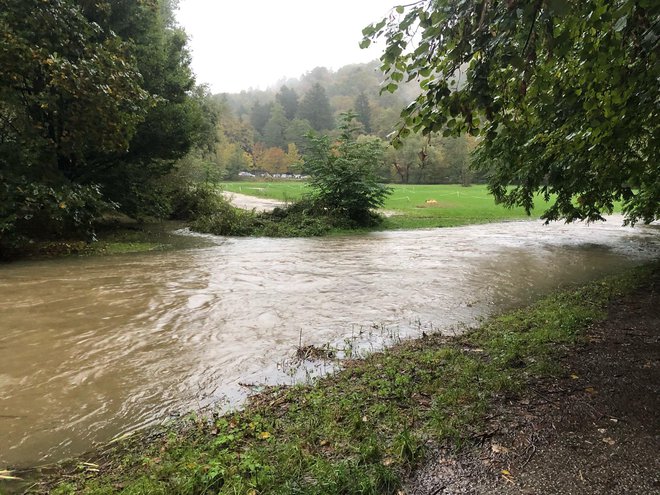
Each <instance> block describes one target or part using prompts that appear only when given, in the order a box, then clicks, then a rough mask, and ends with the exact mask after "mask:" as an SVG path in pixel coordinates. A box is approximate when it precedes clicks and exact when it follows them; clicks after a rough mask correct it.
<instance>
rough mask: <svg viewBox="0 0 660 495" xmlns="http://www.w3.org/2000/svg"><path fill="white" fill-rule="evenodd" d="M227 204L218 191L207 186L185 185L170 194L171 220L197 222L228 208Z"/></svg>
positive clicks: (174, 189)
mask: <svg viewBox="0 0 660 495" xmlns="http://www.w3.org/2000/svg"><path fill="white" fill-rule="evenodd" d="M226 206H227V202H226V201H225V200H224V198H223V197H222V196H221V195H220V194H219V193H218V190H217V189H216V188H215V187H213V186H209V185H207V184H190V183H184V184H182V185H181V186H178V187H175V188H173V189H172V191H171V193H170V218H172V219H174V220H195V219H198V218H200V217H205V216H210V215H213V214H214V213H216V212H218V211H220V210H222V209H223V208H226Z"/></svg>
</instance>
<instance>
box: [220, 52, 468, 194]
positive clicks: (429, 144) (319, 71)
mask: <svg viewBox="0 0 660 495" xmlns="http://www.w3.org/2000/svg"><path fill="white" fill-rule="evenodd" d="M383 80H384V75H383V73H382V72H381V70H380V62H378V61H373V62H371V63H368V64H353V65H347V66H344V67H342V68H340V69H339V70H337V71H331V70H329V69H327V68H324V67H316V68H315V69H313V70H311V71H310V72H308V73H306V74H304V75H302V76H301V77H300V78H292V79H287V80H282V81H279V82H278V83H277V84H275V85H274V87H273V88H270V89H268V90H265V91H264V90H253V89H251V90H246V91H242V92H241V93H238V94H221V95H215V96H214V99H215V102H216V103H217V104H218V105H219V107H220V109H221V110H220V118H219V120H220V123H219V133H218V146H217V149H216V154H215V156H214V157H213V161H214V162H215V164H216V166H217V168H214V170H215V173H213V174H210V175H212V176H217V175H218V174H219V175H220V176H221V177H227V178H233V177H236V176H237V175H238V173H239V172H241V171H244V172H245V171H247V172H250V173H253V174H270V175H275V174H295V173H296V172H299V171H300V170H302V169H301V167H300V166H301V164H302V162H303V161H304V155H305V150H306V146H307V143H308V139H307V138H306V136H307V135H308V133H310V132H313V133H329V132H331V130H332V129H333V128H334V127H335V124H336V122H337V118H338V117H339V115H340V114H341V113H343V112H347V111H349V110H352V111H354V112H355V113H356V114H357V115H358V120H359V121H360V123H361V125H362V131H361V132H362V134H363V135H364V136H370V138H371V139H378V140H379V141H380V143H381V145H382V146H383V148H384V150H385V160H384V161H383V163H382V164H381V167H380V175H381V178H382V179H383V180H385V181H393V182H404V183H406V182H418V183H449V182H451V183H464V184H469V183H470V181H471V180H473V179H474V177H473V175H472V173H471V172H470V171H469V169H468V165H469V154H470V151H471V150H472V148H473V147H474V145H475V140H474V139H473V138H471V137H460V138H442V137H441V136H439V135H433V136H430V137H428V136H427V137H422V136H421V135H419V136H411V137H410V139H409V140H408V141H407V142H406V143H405V145H404V146H403V147H402V148H400V149H398V150H395V149H394V148H392V147H391V146H389V136H390V135H391V133H392V132H393V131H394V130H395V129H396V124H397V123H398V121H399V116H400V112H401V109H402V108H403V107H405V106H406V104H407V103H408V102H410V101H412V100H413V99H414V98H416V96H417V94H418V88H416V87H415V85H414V84H409V85H408V84H402V85H400V88H399V90H398V91H397V92H396V93H392V92H390V91H388V90H387V89H388V88H384V89H383ZM363 139H366V138H363Z"/></svg>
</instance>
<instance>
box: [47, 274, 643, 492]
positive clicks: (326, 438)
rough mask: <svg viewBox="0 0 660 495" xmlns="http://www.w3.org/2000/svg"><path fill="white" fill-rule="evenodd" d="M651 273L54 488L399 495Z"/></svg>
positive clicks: (510, 318) (547, 303)
mask: <svg viewBox="0 0 660 495" xmlns="http://www.w3.org/2000/svg"><path fill="white" fill-rule="evenodd" d="M641 274H642V272H641V271H638V272H633V273H630V274H629V275H627V276H626V277H619V278H611V279H607V280H605V281H601V282H597V283H594V284H590V285H588V286H586V287H583V288H580V289H577V290H571V291H568V292H562V293H558V294H555V295H552V296H550V297H547V298H545V299H543V300H541V301H540V302H538V303H537V304H534V305H533V306H531V307H529V308H526V309H521V310H519V311H514V312H511V313H508V314H506V315H502V316H500V317H498V318H494V319H492V320H491V321H490V322H488V323H487V324H485V325H483V326H482V327H481V328H479V329H477V330H474V331H472V332H469V333H467V334H465V335H463V336H460V337H455V338H447V337H442V336H440V335H430V336H426V337H423V338H421V339H417V340H413V341H408V342H404V343H403V344H400V345H398V346H397V347H395V348H392V349H389V350H387V351H385V352H383V353H378V354H373V355H371V356H369V357H367V358H365V359H364V360H357V361H347V362H346V363H345V367H344V369H343V370H342V371H340V372H338V373H337V374H335V375H332V376H329V377H326V378H323V379H321V380H319V381H318V382H317V383H316V384H314V385H300V386H295V387H292V388H285V387H276V388H272V389H270V390H268V391H267V392H265V393H263V394H261V395H259V396H256V397H255V398H253V400H252V401H251V402H250V403H249V404H248V406H247V407H246V408H245V409H244V410H242V411H238V412H234V413H232V414H229V415H225V416H222V417H213V418H206V419H204V418H201V417H194V418H191V419H189V420H187V421H186V422H184V423H183V424H181V425H179V428H178V429H175V430H172V431H170V432H168V433H161V434H159V435H153V434H152V437H151V438H152V440H151V441H150V443H149V444H148V445H146V446H144V445H143V441H142V440H140V439H139V438H138V439H137V440H134V441H132V442H131V441H128V442H125V443H123V444H122V445H115V446H114V447H112V449H113V450H111V451H110V452H107V453H106V454H104V456H103V457H102V459H105V460H103V461H99V465H100V466H99V467H100V472H99V473H94V474H91V473H85V472H84V471H81V472H79V473H78V474H77V475H75V476H73V477H72V478H68V479H67V481H66V482H65V483H63V484H61V485H60V486H59V487H58V488H56V489H55V490H54V491H53V493H58V494H68V493H91V494H105V493H116V492H121V493H126V494H146V493H149V494H157V493H182V494H187V493H188V494H198V493H219V494H234V493H252V494H257V493H258V494H279V493H293V494H295V493H300V494H303V493H304V494H319V495H320V494H331V493H337V494H339V493H341V494H358V493H359V494H393V493H397V491H398V490H399V489H400V487H401V483H402V479H403V478H404V477H405V476H406V474H407V473H408V472H410V470H411V469H413V468H414V467H415V465H416V464H417V463H418V462H419V461H420V459H422V458H423V456H424V453H425V447H426V445H427V444H428V443H429V442H431V443H434V444H439V443H443V442H450V443H453V442H465V441H470V439H471V438H474V436H475V435H477V434H478V433H479V431H480V428H481V425H482V423H483V421H484V418H485V417H486V415H487V413H488V411H489V408H490V407H491V406H492V405H493V404H494V402H495V401H496V400H499V399H502V398H507V397H515V396H516V395H517V394H519V393H520V392H521V391H522V390H523V389H524V388H525V385H526V383H528V381H529V380H530V379H533V378H537V377H547V376H550V375H552V374H556V373H561V372H562V371H561V369H560V368H559V366H558V364H557V363H558V361H559V358H560V357H561V356H562V355H563V354H564V353H566V352H567V351H568V350H569V349H570V348H571V346H573V345H574V344H575V343H576V342H577V341H579V339H580V338H581V336H582V334H583V332H584V330H585V329H586V328H588V326H589V325H591V324H592V323H593V322H595V321H598V320H601V319H603V318H604V317H605V314H606V308H607V305H608V303H609V302H610V301H611V300H612V299H613V298H614V297H619V296H621V295H622V294H625V293H627V292H629V291H630V290H631V289H632V288H633V287H635V286H637V285H639V284H640V283H641V282H642V280H643V277H641V276H640V275H641ZM47 487H52V484H50V485H47Z"/></svg>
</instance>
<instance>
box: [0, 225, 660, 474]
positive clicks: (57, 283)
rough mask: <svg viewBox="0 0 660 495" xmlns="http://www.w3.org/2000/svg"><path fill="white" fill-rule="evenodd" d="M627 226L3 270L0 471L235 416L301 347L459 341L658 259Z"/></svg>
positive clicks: (334, 242)
mask: <svg viewBox="0 0 660 495" xmlns="http://www.w3.org/2000/svg"><path fill="white" fill-rule="evenodd" d="M620 223H621V221H620V219H617V220H613V221H609V222H607V223H605V224H599V225H592V226H584V225H575V226H565V225H563V224H556V225H550V226H544V225H542V224H541V223H536V222H514V223H506V224H491V225H480V226H471V227H462V228H448V229H442V230H421V231H401V232H383V233H374V234H370V235H365V236H359V237H333V238H324V239H261V238H250V239H224V238H214V237H208V238H207V241H206V242H207V245H206V247H203V248H197V249H180V250H172V251H163V252H157V253H145V254H134V255H121V256H112V257H94V258H91V257H90V258H68V259H61V260H50V261H43V262H25V263H14V264H8V265H4V266H0V468H4V467H8V466H14V467H17V466H26V465H33V464H37V463H43V462H50V461H53V460H57V459H60V458H62V457H63V456H68V455H72V454H76V453H80V452H83V451H85V450H88V449H89V448H91V447H92V446H93V445H94V444H95V443H96V442H106V441H108V440H110V439H111V438H112V437H113V436H115V435H118V434H120V433H122V432H125V431H130V430H133V429H135V428H139V427H141V426H144V425H147V424H152V423H154V422H157V421H162V420H163V419H165V418H167V417H168V416H169V415H171V414H173V413H177V412H186V411H190V410H195V409H199V408H204V407H206V406H208V405H210V404H213V403H217V402H218V401H220V402H221V403H223V401H227V400H234V399H236V398H237V397H239V396H240V395H241V393H243V392H244V387H242V385H240V384H244V383H250V382H258V383H263V382H270V383H272V382H275V381H287V380H289V379H290V378H289V377H288V375H287V373H286V371H287V369H286V366H284V365H285V359H286V357H287V356H290V355H291V354H292V352H293V350H294V349H295V348H296V346H297V345H298V344H299V341H300V339H302V344H303V345H309V344H316V345H322V344H324V343H328V342H330V343H333V344H334V345H336V346H338V347H342V346H347V345H349V346H350V347H351V348H353V349H355V348H361V349H363V350H364V349H369V348H371V346H374V345H376V346H377V345H378V344H379V343H380V342H381V340H380V339H381V338H382V337H394V338H398V337H406V336H412V335H417V334H419V333H420V332H421V331H428V330H429V329H431V328H433V329H439V330H441V331H445V332H450V331H456V329H457V328H460V326H461V325H462V324H473V323H474V322H475V321H476V319H478V318H479V317H482V316H484V315H488V314H491V313H492V312H494V311H501V310H503V309H506V308H508V307H511V306H515V305H519V304H522V303H525V302H528V301H530V300H531V299H534V298H536V297H538V296H539V295H542V294H544V293H547V292H548V291H550V290H552V289H554V288H556V287H557V286H561V285H565V284H570V283H575V282H583V281H586V280H590V279H594V278H597V277H599V276H601V275H603V274H607V273H614V272H620V271H622V270H625V269H626V268H628V267H631V266H633V265H635V264H639V263H641V262H643V261H645V260H649V259H652V258H656V257H658V255H659V254H660V231H659V228H658V227H657V226H650V227H639V228H635V229H631V228H623V227H620ZM351 336H352V337H355V338H357V340H356V341H355V342H353V341H351V342H350V343H349V342H348V340H347V339H350V338H351ZM370 339H371V340H370Z"/></svg>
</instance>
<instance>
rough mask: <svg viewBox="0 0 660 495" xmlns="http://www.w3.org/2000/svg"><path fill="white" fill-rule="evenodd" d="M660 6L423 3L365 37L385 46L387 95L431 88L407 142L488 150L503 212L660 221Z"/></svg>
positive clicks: (548, 1) (411, 119)
mask: <svg viewBox="0 0 660 495" xmlns="http://www.w3.org/2000/svg"><path fill="white" fill-rule="evenodd" d="M659 14H660V4H658V2H655V1H653V0H616V1H610V0H535V1H522V0H506V1H502V0H485V1H484V0H481V1H479V0H433V1H431V0H424V1H418V2H413V3H411V4H408V5H406V6H399V7H396V9H394V10H393V11H392V13H391V14H390V16H389V17H388V18H386V19H383V20H382V21H380V22H378V23H376V24H372V25H370V26H368V27H366V28H365V29H364V31H363V34H364V39H363V41H362V46H363V47H366V46H368V45H369V44H370V43H371V42H372V41H373V40H375V39H377V38H381V37H383V38H385V40H386V44H387V46H386V49H385V51H384V54H383V55H382V57H381V62H382V68H383V70H384V71H386V72H387V74H388V81H387V84H386V86H385V88H384V89H385V90H386V91H389V92H393V91H396V90H397V88H398V86H399V85H400V84H401V83H402V82H403V81H404V79H408V80H418V82H419V86H420V88H421V90H422V91H421V94H420V95H419V97H418V98H416V99H415V100H414V101H413V102H412V103H411V104H410V105H409V106H408V107H406V108H405V109H404V110H403V111H402V113H401V117H402V123H401V125H400V127H399V130H398V133H397V135H396V136H395V138H394V144H400V143H401V141H402V139H405V138H406V137H407V136H408V135H409V134H410V133H411V132H416V131H422V132H423V133H426V134H428V133H432V132H443V133H444V134H445V135H457V134H460V133H462V132H467V133H469V134H471V135H473V136H480V137H481V144H480V146H479V149H478V151H477V166H478V167H479V168H481V169H483V170H485V171H486V172H488V175H489V184H490V189H491V191H492V192H493V194H494V196H495V198H496V200H498V201H499V202H502V203H504V204H506V205H509V206H513V205H520V206H524V207H525V208H526V209H528V210H529V209H531V207H532V205H533V198H534V195H535V193H537V192H541V193H542V194H543V195H544V196H545V198H546V199H547V200H550V201H551V202H552V203H551V206H550V207H549V208H548V209H547V210H546V211H545V213H544V214H543V218H545V219H547V220H556V219H560V218H563V219H566V220H567V221H572V220H577V219H586V220H589V221H592V220H598V219H602V213H605V212H610V211H611V210H612V208H613V205H614V203H615V202H616V201H622V202H623V211H624V213H625V215H626V221H627V222H629V223H635V222H636V221H638V220H643V221H645V222H650V221H652V220H654V219H656V218H658V217H659V216H660V169H659V166H658V162H659V160H658V158H659V156H658V149H659V144H660V142H659V141H660V132H659V131H660V129H659V123H660V118H659V117H660V115H659V109H660V105H659V103H660V96H659V92H658V88H659V84H658V82H659V80H660V64H659V61H658V40H659V39H660V23H659V22H658V21H659Z"/></svg>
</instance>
